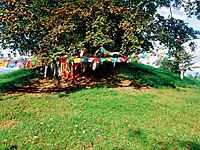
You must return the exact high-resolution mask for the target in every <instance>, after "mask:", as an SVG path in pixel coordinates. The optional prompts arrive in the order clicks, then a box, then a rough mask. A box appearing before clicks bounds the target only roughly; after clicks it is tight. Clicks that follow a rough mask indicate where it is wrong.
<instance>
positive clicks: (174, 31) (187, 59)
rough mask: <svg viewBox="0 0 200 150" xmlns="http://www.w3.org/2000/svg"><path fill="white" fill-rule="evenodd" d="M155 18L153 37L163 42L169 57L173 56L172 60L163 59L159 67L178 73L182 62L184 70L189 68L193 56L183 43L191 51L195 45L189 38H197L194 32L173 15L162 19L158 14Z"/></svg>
mask: <svg viewBox="0 0 200 150" xmlns="http://www.w3.org/2000/svg"><path fill="white" fill-rule="evenodd" d="M157 18H158V19H156V20H155V21H154V24H155V30H154V31H153V32H154V34H155V35H156V37H155V39H156V40H158V41H160V43H161V44H164V45H165V46H166V47H167V48H168V53H169V55H170V58H172V57H173V58H174V59H173V60H171V59H165V60H164V61H163V62H161V68H164V69H166V68H167V70H171V71H173V72H175V73H179V71H180V70H179V63H180V62H183V63H184V64H185V70H187V69H191V68H190V66H192V65H193V63H192V58H193V56H192V55H191V54H190V53H189V52H186V50H185V48H184V45H183V44H185V43H188V46H189V47H190V49H191V51H194V50H195V49H196V45H195V43H194V42H191V40H192V39H193V38H197V36H196V32H195V31H194V30H193V29H192V28H189V27H188V26H187V25H186V23H184V21H182V20H179V19H175V18H173V17H169V18H168V19H164V17H163V16H160V15H157ZM158 35H159V36H158Z"/></svg>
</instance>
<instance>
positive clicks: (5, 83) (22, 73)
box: [0, 69, 36, 92]
mask: <svg viewBox="0 0 200 150" xmlns="http://www.w3.org/2000/svg"><path fill="white" fill-rule="evenodd" d="M34 77H36V74H35V71H34V70H32V69H19V70H16V71H13V72H10V73H7V74H3V75H0V92H6V91H14V90H16V89H17V87H18V86H20V85H21V84H24V83H27V82H29V81H30V80H31V79H33V78H34Z"/></svg>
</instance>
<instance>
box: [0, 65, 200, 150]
mask: <svg viewBox="0 0 200 150" xmlns="http://www.w3.org/2000/svg"><path fill="white" fill-rule="evenodd" d="M106 71H107V70H103V72H102V73H103V74H105V73H106ZM12 73H13V74H14V75H13V74H11V73H10V74H7V75H2V76H0V89H1V90H2V91H4V90H5V87H7V88H6V90H7V91H9V90H13V88H9V86H10V85H12V84H13V85H15V88H17V86H20V84H23V83H24V82H28V81H29V80H30V79H31V78H34V76H35V73H34V71H33V70H23V69H22V70H18V71H17V72H12ZM111 73H113V72H111ZM114 73H116V74H117V75H118V77H119V78H129V79H131V80H137V81H138V82H140V83H144V84H147V85H150V86H151V87H153V88H149V89H148V88H147V87H143V88H139V89H136V88H135V87H120V88H113V87H111V88H108V87H107V88H106V87H102V86H101V87H99V88H97V87H92V88H91V89H81V88H78V89H74V90H73V91H70V89H69V91H68V90H66V91H65V92H59V93H46V94H31V93H30V94H28V93H12V94H2V95H1V98H0V106H1V109H0V149H7V150H10V149H70V150H73V149H95V150H101V149H106V150H107V149H109V150H122V149H123V150H124V149H134V150H142V149H144V150H157V149H166V150H174V149H178V150H185V149H191V150H198V149H200V130H199V129H200V128H199V124H200V117H199V114H200V94H199V93H200V86H199V85H200V82H199V81H198V80H195V79H192V78H184V80H180V79H179V75H176V74H173V73H171V72H169V71H164V70H160V69H155V68H152V67H149V66H145V65H141V64H124V65H122V66H121V65H118V66H117V68H116V69H115V70H114ZM97 74H98V72H97ZM100 76H101V75H100V74H98V77H100ZM26 77H27V80H26ZM18 79H19V80H18ZM13 82H14V83H13ZM7 84H8V85H9V86H6V85H7ZM154 87H156V88H154ZM161 87H162V88H161ZM163 87H165V88H163Z"/></svg>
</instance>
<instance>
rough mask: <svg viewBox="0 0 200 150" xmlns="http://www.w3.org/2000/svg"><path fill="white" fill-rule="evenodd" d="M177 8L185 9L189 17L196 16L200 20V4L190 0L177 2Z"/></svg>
mask: <svg viewBox="0 0 200 150" xmlns="http://www.w3.org/2000/svg"><path fill="white" fill-rule="evenodd" d="M174 2H175V3H174V6H175V7H178V8H180V7H183V8H184V10H185V12H187V15H188V16H189V17H191V16H193V15H195V16H196V17H197V19H199V20H200V2H199V1H190V0H175V1H174Z"/></svg>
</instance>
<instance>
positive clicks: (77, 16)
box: [0, 0, 198, 66]
mask: <svg viewBox="0 0 200 150" xmlns="http://www.w3.org/2000/svg"><path fill="white" fill-rule="evenodd" d="M170 2H171V1H170V0H160V1H149V0H147V1H143V0H138V1H135V0H127V1H121V0H103V1H102V0H76V1H71V0H62V1H60V0H54V1H49V0H32V1H27V0H15V1H7V0H2V1H1V5H0V8H1V9H0V16H1V18H2V19H1V25H0V30H1V33H0V34H1V36H0V38H1V39H0V42H1V43H2V44H3V45H4V46H8V44H10V46H11V47H12V48H14V49H19V50H22V51H27V50H31V51H32V52H33V53H34V55H37V56H38V57H39V58H43V59H47V57H48V59H49V56H51V59H49V60H48V61H52V60H53V59H56V58H57V57H62V56H63V55H66V54H67V55H71V54H76V53H78V52H79V51H80V50H81V49H84V50H87V51H88V52H91V53H93V52H94V51H96V49H97V47H98V45H99V44H100V43H104V46H105V48H106V49H107V50H109V51H121V52H129V53H140V52H143V51H149V50H151V48H152V43H151V42H152V41H153V40H158V41H161V43H164V44H165V45H166V46H167V47H168V48H169V49H170V54H171V55H174V54H175V56H176V57H175V58H176V59H177V62H180V61H185V59H187V57H184V56H185V51H184V49H183V46H182V44H183V43H184V42H187V41H189V40H191V39H192V38H195V37H196V36H195V34H196V32H195V31H194V30H193V29H192V28H189V27H188V26H187V25H186V24H185V23H184V22H183V21H181V20H177V19H175V18H173V17H172V16H171V17H169V18H167V19H165V18H164V17H162V16H160V15H158V14H157V8H158V7H162V6H169V4H170ZM175 2H176V3H175V4H176V6H177V7H179V4H180V3H181V2H179V1H175ZM184 4H185V3H184ZM194 6H195V4H194ZM185 7H186V8H188V7H187V5H185ZM169 11H170V9H169ZM196 15H198V14H196ZM180 41H181V42H180ZM177 53H182V57H181V58H180V56H178V54H177ZM188 61H190V60H189V59H187V60H186V63H187V65H190V63H189V62H188ZM174 65H177V63H175V64H174ZM177 66H178V65H177Z"/></svg>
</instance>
